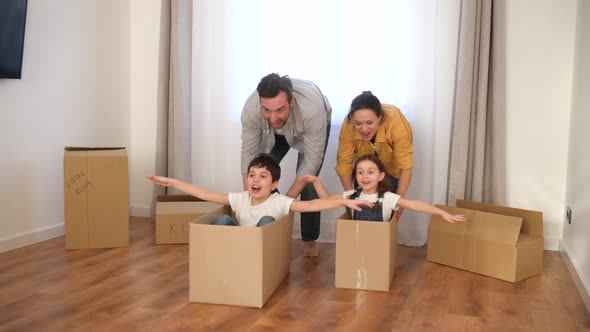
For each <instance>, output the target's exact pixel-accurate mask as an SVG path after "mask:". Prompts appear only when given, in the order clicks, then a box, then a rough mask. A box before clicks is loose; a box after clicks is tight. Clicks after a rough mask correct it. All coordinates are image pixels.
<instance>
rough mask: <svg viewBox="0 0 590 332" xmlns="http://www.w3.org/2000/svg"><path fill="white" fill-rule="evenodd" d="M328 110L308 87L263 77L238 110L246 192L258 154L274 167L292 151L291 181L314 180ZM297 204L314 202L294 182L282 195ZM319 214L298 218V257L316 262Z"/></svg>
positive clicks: (305, 188) (327, 124)
mask: <svg viewBox="0 0 590 332" xmlns="http://www.w3.org/2000/svg"><path fill="white" fill-rule="evenodd" d="M331 119H332V107H331V106H330V103H329V102H328V99H327V98H326V96H324V95H323V94H322V92H321V91H320V89H319V88H318V87H317V86H316V85H315V84H314V83H312V82H310V81H306V80H300V79H290V78H289V77H288V76H282V77H281V76H279V75H278V74H274V73H273V74H269V75H267V76H265V77H263V78H262V80H260V83H258V87H257V88H256V91H254V92H253V93H252V95H250V97H248V99H247V100H246V104H245V105H244V109H243V111H242V158H241V160H242V162H241V166H242V176H243V178H244V188H246V179H247V170H248V164H249V163H250V161H251V160H252V159H254V158H255V157H257V156H258V155H259V154H260V153H270V155H271V156H272V157H273V158H274V159H275V160H276V161H277V162H280V161H281V160H282V159H283V157H284V156H285V155H286V154H287V152H289V149H291V148H293V149H295V150H298V151H299V153H298V156H297V176H303V175H306V174H310V175H316V176H317V175H318V174H319V173H320V169H321V167H322V163H323V162H324V155H325V154H326V146H327V144H328V137H329V135H330V122H331ZM300 193H301V200H302V201H308V200H313V199H316V198H318V195H317V193H316V191H315V189H314V187H313V185H311V184H307V185H305V186H302V185H300V184H299V183H298V182H296V183H294V184H293V185H292V186H291V188H290V189H289V191H288V192H287V196H289V197H292V198H296V197H297V196H299V194H300ZM319 235H320V212H307V213H301V237H302V239H303V241H304V244H305V246H304V248H305V249H304V256H305V257H316V256H318V255H319V251H318V250H317V248H316V246H315V240H317V239H318V237H319Z"/></svg>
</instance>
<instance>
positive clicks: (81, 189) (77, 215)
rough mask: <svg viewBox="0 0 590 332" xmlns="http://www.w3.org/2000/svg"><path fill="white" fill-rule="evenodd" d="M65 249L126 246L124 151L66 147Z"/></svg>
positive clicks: (126, 215) (127, 211)
mask: <svg viewBox="0 0 590 332" xmlns="http://www.w3.org/2000/svg"><path fill="white" fill-rule="evenodd" d="M64 209H65V233H66V234H65V239H66V249H84V248H113V247H128V246H129V175H128V166H127V150H126V149H125V148H87V147H66V148H65V151H64Z"/></svg>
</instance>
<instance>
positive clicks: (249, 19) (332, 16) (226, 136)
mask: <svg viewBox="0 0 590 332" xmlns="http://www.w3.org/2000/svg"><path fill="white" fill-rule="evenodd" d="M459 1H460V0H444V1H441V0H438V1H437V0H420V1H415V0H405V1H401V0H400V1H341V0H324V1H322V0H301V1H297V2H293V1H285V0H251V1H238V0H194V5H193V52H192V54H193V68H192V71H193V72H192V74H193V76H192V77H193V81H192V92H193V93H192V120H191V121H192V142H191V143H192V144H191V145H192V176H193V182H195V183H198V184H201V185H204V186H205V187H208V188H210V189H213V190H216V191H218V192H229V191H239V190H242V182H241V175H240V147H241V139H240V133H241V124H240V114H241V110H242V106H243V103H244V101H245V100H246V98H247V97H248V96H249V95H250V93H252V92H253V91H254V89H255V88H256V85H257V84H258V82H259V80H260V78H262V77H263V76H265V75H266V74H268V73H271V72H277V73H279V74H280V75H289V76H291V77H298V78H305V79H309V80H312V81H313V82H315V83H316V84H317V85H318V86H319V87H320V88H321V89H322V91H323V92H324V94H325V95H326V96H327V97H328V99H329V100H330V103H331V104H332V107H333V115H332V133H331V135H330V143H329V145H328V150H327V152H326V158H325V161H324V166H323V168H322V171H321V173H320V179H321V180H322V181H323V182H324V183H325V184H326V187H327V188H328V190H330V191H331V192H333V193H338V192H341V191H342V187H341V186H340V181H339V180H338V177H337V176H336V173H335V170H334V168H335V166H336V165H335V163H336V150H337V147H338V134H339V131H340V127H341V124H342V120H343V119H344V117H345V116H346V114H347V112H348V108H349V106H350V102H351V100H352V98H354V97H355V96H356V95H358V94H359V93H361V92H362V91H363V90H371V91H373V93H374V94H375V95H377V96H378V97H379V98H380V99H381V101H382V102H386V103H392V104H395V105H396V106H398V107H399V108H400V109H401V110H402V112H404V114H405V115H406V117H407V118H408V120H409V121H410V124H411V125H412V128H413V131H414V150H415V155H414V159H415V166H414V176H413V179H412V183H411V186H410V190H409V191H408V194H407V197H408V198H411V199H420V200H423V201H426V202H429V203H438V204H444V202H445V193H446V183H447V169H448V151H449V133H450V119H451V113H452V112H451V110H452V99H453V88H454V84H453V82H454V75H455V66H456V54H457V53H456V52H457V35H458V32H457V31H458V17H459ZM295 163H296V154H295V153H294V152H293V151H292V152H290V153H289V154H288V155H287V157H286V158H285V159H284V160H283V162H282V163H281V166H282V168H283V175H282V177H281V182H280V183H281V184H280V186H279V189H280V190H281V191H282V192H286V190H287V188H288V187H289V186H290V184H291V182H292V181H293V179H294V175H295ZM341 213H342V210H336V211H328V212H324V213H323V214H322V226H321V227H322V228H321V234H320V239H319V240H320V241H326V242H333V241H334V240H335V221H336V219H337V217H338V216H339V215H340V214H341ZM296 218H298V216H296ZM429 220H430V216H427V215H422V214H419V213H415V212H411V211H406V212H405V213H404V215H403V217H402V220H401V221H400V224H399V235H398V237H399V242H400V243H402V244H408V245H423V244H424V243H425V242H426V236H427V227H428V221H429ZM294 237H296V238H297V237H299V223H298V222H296V223H295V230H294Z"/></svg>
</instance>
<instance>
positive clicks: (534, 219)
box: [457, 199, 543, 237]
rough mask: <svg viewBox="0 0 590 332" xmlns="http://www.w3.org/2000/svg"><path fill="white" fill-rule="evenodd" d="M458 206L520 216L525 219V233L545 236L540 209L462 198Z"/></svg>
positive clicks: (523, 226) (458, 201) (523, 229)
mask: <svg viewBox="0 0 590 332" xmlns="http://www.w3.org/2000/svg"><path fill="white" fill-rule="evenodd" d="M457 207H460V208H465V209H471V210H478V211H484V212H491V213H497V214H503V215H507V216H514V217H520V218H522V219H523V225H522V232H523V233H527V234H530V235H536V236H541V237H542V236H543V213H542V212H540V211H532V210H523V209H516V208H511V207H506V206H499V205H493V204H485V203H479V202H474V201H466V200H462V199H458V200H457Z"/></svg>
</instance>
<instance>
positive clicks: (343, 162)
mask: <svg viewBox="0 0 590 332" xmlns="http://www.w3.org/2000/svg"><path fill="white" fill-rule="evenodd" d="M412 139H413V138H412V128H411V127H410V124H409V123H408V120H406V118H405V117H404V115H403V114H402V113H401V111H400V110H399V109H398V108H397V107H395V106H393V105H388V104H381V102H380V101H379V99H378V98H377V97H376V96H374V95H373V93H371V91H364V92H363V93H362V94H360V95H358V96H356V97H355V98H354V99H353V100H352V103H351V105H350V111H349V112H348V115H347V116H346V119H345V120H344V123H343V124H342V129H341V130H340V141H339V145H338V156H337V165H336V173H338V176H340V181H341V182H342V187H343V188H344V190H345V191H347V190H352V189H355V188H353V187H352V166H353V163H354V161H355V160H356V159H357V158H358V157H359V156H362V155H364V154H375V155H376V156H377V157H378V158H379V160H381V161H382V162H383V164H384V165H385V167H386V168H387V172H388V173H389V174H388V179H389V180H390V181H391V184H392V186H393V189H392V192H394V193H396V194H398V195H399V196H402V197H403V196H404V195H405V194H406V192H407V191H408V187H409V186H410V181H411V179H412V167H413V166H414V157H413V152H414V147H413V146H412ZM402 212H403V209H401V208H400V209H399V210H398V211H397V212H396V214H397V217H398V219H399V218H400V217H401V215H402Z"/></svg>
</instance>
